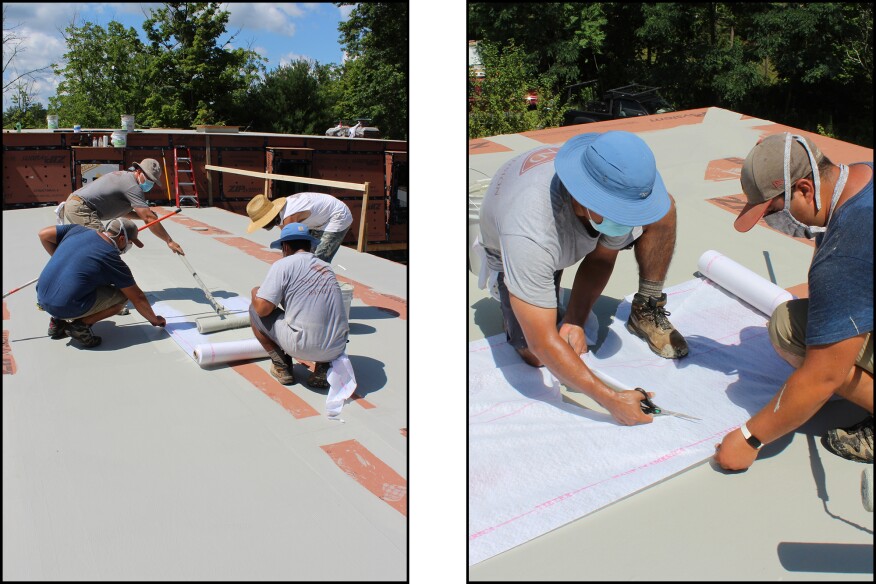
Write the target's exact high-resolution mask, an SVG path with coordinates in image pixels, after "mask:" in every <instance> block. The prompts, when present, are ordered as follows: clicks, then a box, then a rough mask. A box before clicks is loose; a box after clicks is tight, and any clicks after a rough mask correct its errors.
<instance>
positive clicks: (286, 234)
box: [271, 223, 317, 249]
mask: <svg viewBox="0 0 876 584" xmlns="http://www.w3.org/2000/svg"><path fill="white" fill-rule="evenodd" d="M294 239H306V240H307V241H310V242H314V241H317V239H316V238H315V237H313V236H312V235H310V229H308V228H307V225H305V224H304V223H290V224H288V225H284V226H283V230H282V231H280V239H278V240H277V241H275V242H274V243H272V244H271V247H272V248H273V249H281V248H282V247H283V242H284V241H292V240H294Z"/></svg>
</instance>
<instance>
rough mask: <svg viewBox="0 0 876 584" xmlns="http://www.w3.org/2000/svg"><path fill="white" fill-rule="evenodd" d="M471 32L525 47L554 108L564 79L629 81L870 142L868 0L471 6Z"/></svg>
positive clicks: (608, 83)
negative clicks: (843, 0)
mask: <svg viewBox="0 0 876 584" xmlns="http://www.w3.org/2000/svg"><path fill="white" fill-rule="evenodd" d="M578 12H580V14H578ZM546 30H548V31H550V34H547V35H546V34H545V32H544V31H546ZM469 39H470V40H487V41H490V42H492V43H494V44H496V45H497V46H498V51H499V53H501V52H502V51H503V50H506V49H507V47H511V46H514V47H517V48H519V49H522V50H523V52H524V53H525V54H527V55H530V62H531V63H533V64H534V65H535V67H536V70H535V71H534V72H533V73H532V74H531V76H532V75H535V76H539V75H540V76H542V77H541V78H542V79H548V80H550V82H551V83H552V85H551V87H550V89H552V90H553V93H554V94H555V95H558V96H559V97H560V103H558V107H559V108H561V109H562V108H567V107H568V106H569V104H568V103H566V102H565V101H564V99H565V96H564V94H563V87H564V86H565V85H569V84H571V83H575V82H580V81H585V80H591V79H596V80H598V81H599V85H600V86H601V89H602V90H603V91H604V90H606V89H611V88H613V87H619V86H622V85H627V84H630V83H634V82H636V83H643V84H648V85H654V86H659V87H661V88H662V89H661V92H662V93H663V94H664V96H665V97H667V98H668V99H669V100H670V101H672V102H674V104H675V105H676V106H677V107H678V108H679V109H691V108H699V107H708V106H718V107H723V108H728V109H733V110H734V111H739V112H742V113H746V114H749V115H753V116H757V117H762V118H765V119H770V120H774V121H777V122H781V123H784V124H788V125H791V126H796V127H799V128H802V129H805V130H809V131H813V132H816V131H819V128H821V131H822V132H825V133H832V134H834V135H836V136H837V137H839V138H840V139H843V140H848V141H851V142H855V143H858V144H863V145H866V146H872V144H873V121H872V119H873V118H872V95H873V8H872V5H871V4H869V3H775V2H772V3H692V4H691V3H663V2H658V3H635V4H634V3H625V2H608V3H601V4H591V3H588V4H586V5H585V4H573V5H569V4H566V3H537V4H531V5H528V4H518V3H476V4H470V5H469ZM495 73H497V74H498V73H499V72H498V71H496V72H495ZM488 75H489V73H488ZM526 83H531V80H528V81H526ZM515 91H519V88H516V89H515ZM506 111H507V110H504V109H499V108H498V106H497V108H496V109H495V110H494V111H493V112H492V114H491V115H493V116H495V117H496V118H501V117H503V116H505V112H506ZM482 113H483V112H482ZM483 115H486V114H485V113H484V114H483ZM482 117H483V116H482V115H481V116H474V117H470V119H469V125H470V131H471V130H472V127H471V126H472V125H473V124H476V125H478V126H479V127H486V124H484V122H483V119H482ZM470 133H471V132H470ZM474 133H475V134H476V133H477V132H474Z"/></svg>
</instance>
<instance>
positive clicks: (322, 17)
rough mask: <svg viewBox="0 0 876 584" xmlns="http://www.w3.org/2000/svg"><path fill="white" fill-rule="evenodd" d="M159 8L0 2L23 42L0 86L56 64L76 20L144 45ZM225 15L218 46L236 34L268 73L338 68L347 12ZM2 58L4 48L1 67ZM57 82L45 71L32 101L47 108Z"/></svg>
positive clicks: (317, 8)
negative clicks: (284, 68)
mask: <svg viewBox="0 0 876 584" xmlns="http://www.w3.org/2000/svg"><path fill="white" fill-rule="evenodd" d="M159 6H161V3H157V2H148V3H136V2H135V3H93V4H90V3H86V4H77V3H57V4H55V3H40V2H17V3H11V2H6V3H4V4H3V9H4V12H5V21H4V24H3V28H4V36H5V35H6V33H7V32H8V31H7V29H8V28H10V27H15V29H14V32H15V33H16V34H17V35H18V36H19V37H21V38H23V39H24V42H22V44H21V46H20V49H22V50H20V54H18V55H17V56H16V58H15V60H14V61H13V63H12V64H11V65H10V66H8V67H6V70H5V71H4V74H3V82H4V85H5V84H6V83H7V81H8V80H9V79H10V76H12V77H14V76H15V75H13V72H14V71H18V72H19V73H21V72H25V71H29V70H32V69H36V68H38V67H42V66H44V65H47V64H49V63H53V62H55V63H60V62H62V60H63V55H64V53H65V52H66V46H65V44H64V39H63V35H62V34H61V31H63V30H64V29H65V28H66V27H67V26H68V25H69V24H70V23H71V22H73V21H74V17H75V19H76V23H77V24H81V23H83V22H85V21H90V22H93V23H95V24H98V25H100V26H102V27H104V28H106V26H107V24H108V23H109V22H110V21H111V20H116V21H118V22H121V23H122V24H123V25H124V26H125V27H126V28H127V27H133V28H134V30H136V31H137V32H138V33H139V34H140V38H141V40H143V41H144V42H145V41H146V36H145V33H144V32H143V21H144V20H146V18H147V16H146V14H148V12H149V9H150V8H157V7H159ZM222 7H223V8H224V9H225V10H227V11H228V12H230V14H231V16H230V18H229V22H228V25H227V32H226V33H225V34H224V35H223V36H222V37H221V39H222V40H223V41H225V40H227V39H228V38H230V37H231V35H232V34H233V33H234V32H236V31H237V30H238V29H239V30H240V33H239V34H237V36H236V37H235V38H234V41H233V42H232V43H231V46H233V47H242V48H250V49H252V50H254V51H256V52H257V53H259V54H260V55H261V56H263V57H265V58H267V59H268V62H267V64H266V67H267V69H268V70H269V71H270V70H272V69H275V68H277V67H278V66H280V65H283V64H286V63H289V62H290V61H293V60H295V59H298V58H307V59H313V60H315V61H318V62H319V63H321V64H327V63H336V64H340V63H342V62H343V59H344V55H343V52H342V50H341V46H340V44H339V43H338V37H339V34H338V23H339V22H341V21H342V20H344V19H346V18H347V16H348V15H349V13H350V11H351V10H352V7H351V6H345V7H343V8H338V7H337V6H335V5H334V4H329V3H237V2H230V3H224V4H223V5H222ZM7 58H8V52H7V47H6V46H4V62H5V61H6V59H7ZM60 81H61V78H59V77H57V76H55V75H54V74H52V72H51V70H48V71H47V72H45V73H43V74H41V75H40V76H39V77H38V79H37V81H36V82H35V84H34V90H35V91H36V93H37V98H36V99H37V100H38V101H41V102H42V104H43V106H48V98H49V96H51V95H54V94H55V89H56V88H57V86H58V83H60ZM10 95H11V93H10V92H7V93H5V94H4V96H3V109H4V110H5V109H6V108H8V107H9V105H10V102H9V96H10Z"/></svg>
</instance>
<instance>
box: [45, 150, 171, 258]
mask: <svg viewBox="0 0 876 584" xmlns="http://www.w3.org/2000/svg"><path fill="white" fill-rule="evenodd" d="M156 186H157V187H158V188H159V189H161V165H160V164H158V161H157V160H155V159H154V158H145V159H143V161H142V162H135V163H134V164H133V165H131V167H130V168H129V169H128V170H117V171H115V172H110V173H107V174H104V175H103V176H101V177H99V178H98V179H96V180H94V181H92V182H89V183H86V184H84V185H82V187H80V188H79V189H77V190H76V191H74V192H73V193H72V194H71V195H70V196H69V197H67V200H66V201H65V202H64V203H63V210H62V212H61V213H60V214H59V215H62V216H63V219H64V220H66V221H67V222H68V223H76V224H78V225H84V226H86V227H90V228H92V229H100V228H101V226H102V225H103V223H104V222H105V221H109V220H110V219H115V218H117V217H126V218H128V219H138V218H139V219H141V220H142V221H143V223H144V224H145V223H149V222H150V221H154V220H155V219H158V215H156V214H155V212H154V211H153V210H152V209H150V208H149V203H147V202H146V197H145V193H147V192H149V191H150V190H152V189H153V188H154V187H156ZM149 230H150V231H151V232H152V233H154V234H155V235H156V236H157V237H158V238H160V239H161V240H162V241H164V242H165V243H166V244H167V247H169V248H170V249H171V250H172V251H173V252H174V253H178V254H180V255H185V252H183V249H182V247H180V245H179V244H178V243H176V242H175V241H174V240H173V238H171V236H170V234H169V233H168V232H167V230H166V229H165V228H164V226H163V224H162V223H155V224H153V225H151V226H149Z"/></svg>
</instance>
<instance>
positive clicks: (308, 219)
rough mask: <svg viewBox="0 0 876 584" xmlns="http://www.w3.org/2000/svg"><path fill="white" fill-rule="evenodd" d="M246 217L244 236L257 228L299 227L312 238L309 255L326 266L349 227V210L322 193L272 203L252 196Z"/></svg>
mask: <svg viewBox="0 0 876 584" xmlns="http://www.w3.org/2000/svg"><path fill="white" fill-rule="evenodd" d="M246 213H247V215H249V219H250V221H251V223H250V224H249V226H248V227H247V229H246V232H247V233H252V232H253V231H255V230H256V229H258V228H259V227H261V228H263V229H267V230H269V231H270V230H271V229H273V228H274V227H275V226H279V227H283V226H284V225H289V224H290V223H303V224H304V225H306V226H307V228H308V229H310V234H311V235H312V236H313V237H314V238H315V242H314V245H313V247H312V248H311V251H312V252H313V253H314V255H316V257H318V258H319V259H321V260H322V261H324V262H326V263H328V264H330V263H331V262H332V259H333V258H334V257H335V254H336V253H337V251H338V248H340V247H341V242H343V241H344V237H345V236H346V235H347V231H349V230H350V225H352V224H353V214H352V213H350V208H349V207H347V205H345V204H344V202H343V201H341V200H340V199H337V198H335V197H333V196H331V195H326V194H324V193H309V192H304V193H296V194H294V195H292V196H290V197H280V198H278V199H274V200H273V201H269V200H268V198H267V197H266V196H264V195H256V196H255V197H253V198H252V200H251V201H250V202H249V203H247V205H246Z"/></svg>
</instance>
